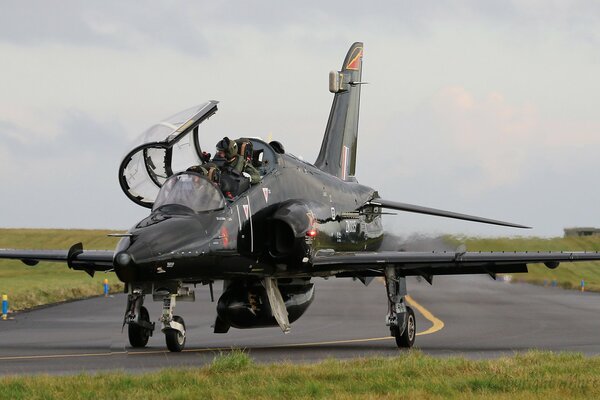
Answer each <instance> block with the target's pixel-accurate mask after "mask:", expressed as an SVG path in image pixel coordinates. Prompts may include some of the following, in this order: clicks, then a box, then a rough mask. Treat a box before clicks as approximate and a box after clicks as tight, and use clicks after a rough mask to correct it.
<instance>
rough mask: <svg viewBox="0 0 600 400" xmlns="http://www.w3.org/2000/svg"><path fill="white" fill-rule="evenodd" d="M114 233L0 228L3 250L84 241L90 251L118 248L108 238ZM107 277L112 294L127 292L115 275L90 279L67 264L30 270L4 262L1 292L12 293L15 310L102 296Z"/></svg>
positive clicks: (55, 246)
mask: <svg viewBox="0 0 600 400" xmlns="http://www.w3.org/2000/svg"><path fill="white" fill-rule="evenodd" d="M110 232H114V231H100V230H76V229H72V230H65V229H0V248H15V249H68V248H69V247H70V246H71V245H73V244H75V243H77V242H83V244H84V248H85V249H86V250H106V249H114V248H115V246H116V245H117V241H118V239H116V238H109V237H107V236H106V235H107V234H108V233H110ZM105 278H107V279H108V280H109V284H110V287H111V292H120V291H122V290H123V285H122V283H120V282H119V280H118V279H117V277H116V275H115V274H114V273H106V274H104V273H97V274H96V275H95V276H94V278H90V277H89V275H87V274H86V273H85V272H82V271H72V270H70V269H69V268H68V267H67V265H66V264H65V263H39V264H38V265H37V266H35V267H28V266H26V265H24V264H23V263H21V262H20V261H14V260H0V293H2V294H8V300H9V304H10V309H11V310H13V311H16V310H24V309H27V308H32V307H36V306H40V305H45V304H50V303H56V302H61V301H66V300H73V299H81V298H84V297H90V296H96V295H100V294H102V293H103V287H102V283H103V281H104V279H105Z"/></svg>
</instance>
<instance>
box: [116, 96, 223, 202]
mask: <svg viewBox="0 0 600 400" xmlns="http://www.w3.org/2000/svg"><path fill="white" fill-rule="evenodd" d="M217 103H218V102H217V101H214V100H211V101H208V102H206V103H204V104H200V105H199V106H196V107H192V108H189V109H187V110H185V111H182V112H179V113H177V114H175V115H173V116H171V117H169V118H167V119H165V120H164V121H162V122H159V123H157V124H155V125H153V126H152V127H150V128H149V129H148V130H146V131H145V132H144V133H142V135H141V136H140V137H139V139H138V141H137V142H136V145H135V147H134V148H133V150H131V151H130V152H129V153H127V155H126V156H125V158H124V159H123V161H122V162H121V166H120V167H119V183H120V184H121V188H122V189H123V191H124V192H125V194H126V195H127V197H129V198H130V199H131V200H133V201H134V202H135V203H137V204H139V205H141V206H144V207H148V208H151V207H152V205H153V204H154V201H155V199H156V198H157V195H158V193H159V189H160V188H161V186H162V185H163V184H164V183H165V181H166V180H167V178H168V177H170V176H171V175H173V172H174V171H175V172H177V171H182V170H185V169H186V168H188V167H189V166H191V165H197V164H201V154H202V150H201V148H200V141H199V137H198V126H199V125H200V124H201V123H202V121H204V120H206V119H208V118H209V117H210V116H211V115H213V114H214V113H215V112H217Z"/></svg>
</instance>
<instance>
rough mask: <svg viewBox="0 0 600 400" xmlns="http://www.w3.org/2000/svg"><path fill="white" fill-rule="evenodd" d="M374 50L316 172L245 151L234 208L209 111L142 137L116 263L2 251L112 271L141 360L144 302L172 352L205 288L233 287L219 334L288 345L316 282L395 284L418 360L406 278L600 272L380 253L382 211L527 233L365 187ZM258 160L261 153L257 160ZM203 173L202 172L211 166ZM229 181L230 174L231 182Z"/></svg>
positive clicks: (357, 48) (527, 255) (516, 261)
mask: <svg viewBox="0 0 600 400" xmlns="http://www.w3.org/2000/svg"><path fill="white" fill-rule="evenodd" d="M362 57H363V44H362V43H354V44H353V45H352V47H350V50H349V51H348V53H347V55H346V58H345V59H344V62H343V64H342V68H341V70H340V71H332V72H331V73H330V76H329V86H330V91H331V92H333V93H334V98H333V105H332V108H331V112H330V115H329V120H328V122H327V127H326V129H325V135H324V138H323V142H322V144H321V151H320V153H319V155H318V157H317V160H316V162H315V163H314V164H310V163H307V162H305V161H303V160H301V159H299V158H297V157H294V156H293V155H291V154H289V153H286V152H285V151H284V146H283V145H282V144H281V143H279V142H276V141H272V142H270V143H267V142H265V141H263V140H260V139H254V138H250V139H245V140H244V141H242V142H240V143H241V145H240V146H239V147H240V151H241V149H242V148H243V149H244V152H243V154H242V155H241V156H244V157H247V160H248V161H247V162H250V163H252V164H253V165H254V166H255V168H256V169H258V171H259V172H260V175H261V180H260V182H259V183H257V184H253V185H251V186H250V185H247V188H246V190H245V191H243V192H241V193H236V194H235V195H232V194H230V193H228V195H227V196H225V195H224V194H223V190H222V189H223V188H222V187H221V186H220V185H219V182H218V181H217V180H216V179H214V177H210V176H207V174H206V173H203V172H202V171H203V169H202V168H192V170H190V171H188V167H190V166H193V165H201V164H203V163H204V162H205V160H206V157H205V155H204V154H203V151H202V149H201V146H200V140H199V139H200V138H199V130H200V129H199V126H200V124H202V122H203V121H205V120H206V119H208V118H209V117H211V116H212V115H214V114H215V112H216V111H217V102H216V101H208V102H206V103H204V104H202V105H200V106H197V107H193V108H191V109H189V110H185V111H183V112H181V113H178V114H176V115H174V116H172V117H170V118H168V119H166V120H165V121H163V122H160V123H158V124H156V125H154V126H152V127H151V128H150V129H148V130H147V131H146V132H144V133H143V134H142V136H141V139H140V142H139V145H137V146H136V147H135V148H133V149H132V150H131V151H130V152H129V153H128V154H127V155H126V156H125V158H124V159H123V161H122V163H121V165H120V168H119V182H120V184H121V188H122V189H123V191H124V192H125V194H126V195H127V197H129V199H131V200H132V201H133V202H135V203H137V204H139V205H140V206H143V207H147V208H149V209H150V213H149V215H148V216H147V217H146V218H144V219H143V220H141V221H140V222H138V223H137V224H135V225H134V226H133V227H132V228H131V229H130V230H129V231H128V232H127V233H124V234H115V236H119V237H120V238H121V239H120V242H119V244H118V246H117V248H116V249H115V250H114V251H88V250H84V249H83V247H82V245H81V243H78V244H75V245H73V246H72V247H71V248H70V249H69V250H63V251H60V250H55V251H48V250H0V258H12V259H20V260H22V261H23V262H24V263H25V264H27V265H35V264H37V263H38V262H39V261H62V262H66V263H67V265H68V266H69V267H70V268H72V269H75V270H82V271H86V272H87V273H89V274H90V275H93V274H94V272H96V271H114V272H115V273H116V274H117V276H118V277H119V279H120V280H121V281H123V282H124V283H125V291H126V293H127V294H128V297H127V305H126V310H125V316H124V322H123V323H124V325H125V324H127V325H128V333H129V342H130V343H131V345H132V346H133V347H144V346H145V345H146V344H147V343H148V339H149V337H150V336H152V333H153V331H154V329H155V323H153V322H151V318H150V316H149V314H148V310H147V309H146V308H145V307H144V305H143V304H144V299H145V296H146V295H150V296H152V299H153V300H154V301H161V302H162V303H163V308H162V315H161V316H160V318H159V322H160V324H161V330H162V332H163V333H164V334H165V338H166V344H167V347H168V348H169V350H171V351H181V350H182V349H183V348H184V345H185V341H186V327H185V323H184V320H183V318H181V317H180V316H177V315H174V313H173V310H174V308H175V305H176V302H178V301H193V300H194V298H195V297H194V288H195V287H196V285H198V284H202V285H208V286H209V289H210V292H211V296H212V293H213V290H212V289H213V283H214V282H215V281H223V282H224V284H223V292H222V295H221V297H220V298H219V299H218V302H217V307H216V308H217V310H216V311H217V312H216V314H217V315H216V320H215V323H214V332H215V333H226V332H227V331H228V330H229V329H230V328H231V327H234V328H239V329H246V328H259V327H268V326H277V325H279V326H280V327H281V329H282V330H283V331H284V332H288V331H289V330H290V324H291V323H292V322H294V321H295V320H297V319H298V318H299V317H300V316H302V314H303V313H304V312H305V311H306V309H307V308H308V307H309V305H310V304H311V302H312V300H313V297H314V287H313V283H311V280H312V279H313V278H316V277H340V278H341V277H346V278H357V279H360V280H361V281H363V283H365V284H368V283H369V282H370V281H371V280H372V279H373V278H374V277H383V278H384V279H385V283H386V284H385V288H386V291H387V299H388V313H387V318H386V323H387V325H388V326H389V328H390V331H391V334H392V336H394V337H395V338H396V343H397V345H398V346H399V347H411V346H412V345H413V343H414V340H415V333H416V329H415V327H416V324H415V315H414V312H413V310H411V308H410V307H408V306H407V305H406V303H405V296H406V294H407V291H406V277H407V276H420V277H423V278H424V279H426V280H427V281H428V282H430V283H431V281H432V278H433V276H434V275H456V274H489V275H491V276H492V277H495V275H496V274H498V273H515V272H527V264H529V263H543V264H545V265H546V266H547V267H549V268H556V267H557V266H558V264H559V263H560V262H562V261H589V260H600V255H599V254H598V253H573V252H560V253H539V252H514V253H504V252H490V253H480V252H465V251H460V250H459V251H456V252H409V251H407V252H401V251H377V250H378V249H379V248H380V245H381V243H382V239H383V227H382V221H381V217H382V214H384V210H398V211H406V212H414V213H421V214H429V215H435V216H440V217H448V218H455V219H460V220H466V221H474V222H480V223H487V224H496V225H503V226H509V227H516V228H526V227H524V226H522V225H517V224H512V223H508V222H502V221H497V220H492V219H487V218H481V217H476V216H471V215H465V214H459V213H455V212H449V211H443V210H439V209H433V208H427V207H422V206H417V205H411V204H405V203H399V202H395V201H390V200H387V199H383V198H381V197H380V196H379V195H378V193H377V191H375V190H374V189H372V188H370V187H368V186H364V185H361V184H359V183H358V182H357V180H356V178H355V176H354V175H355V169H356V152H357V135H358V115H359V99H360V91H361V84H362V83H363V82H361V73H362ZM248 149H250V151H248ZM203 160H204V161H203ZM223 174H227V171H222V172H221V179H223Z"/></svg>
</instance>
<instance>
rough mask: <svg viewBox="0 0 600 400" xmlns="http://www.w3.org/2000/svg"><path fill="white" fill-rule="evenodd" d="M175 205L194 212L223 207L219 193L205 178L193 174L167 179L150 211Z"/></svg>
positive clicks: (222, 200) (221, 196)
mask: <svg viewBox="0 0 600 400" xmlns="http://www.w3.org/2000/svg"><path fill="white" fill-rule="evenodd" d="M169 204H176V205H181V206H184V207H187V208H189V209H191V210H193V211H195V212H202V211H211V210H219V209H221V208H223V207H225V201H224V199H223V195H222V194H221V191H220V190H219V189H217V188H216V187H215V186H214V184H212V183H211V182H209V181H208V180H207V179H206V178H204V177H202V176H200V175H198V174H194V173H181V174H177V175H174V176H172V177H170V178H169V179H167V181H166V182H165V183H164V185H163V186H162V187H161V189H160V191H159V192H158V196H157V197H156V201H155V202H154V206H153V207H152V210H156V209H158V208H160V207H162V206H166V205H169Z"/></svg>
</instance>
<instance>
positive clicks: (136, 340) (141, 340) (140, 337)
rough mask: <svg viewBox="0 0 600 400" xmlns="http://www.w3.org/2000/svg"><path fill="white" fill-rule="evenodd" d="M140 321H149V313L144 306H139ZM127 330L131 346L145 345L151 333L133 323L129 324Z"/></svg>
mask: <svg viewBox="0 0 600 400" xmlns="http://www.w3.org/2000/svg"><path fill="white" fill-rule="evenodd" d="M140 321H144V322H147V323H150V314H148V310H147V309H146V307H144V306H142V307H140ZM127 331H128V333H129V343H130V344H131V346H132V347H145V346H146V345H147V344H148V339H150V336H151V334H152V332H151V331H150V330H149V329H146V328H144V327H142V326H140V325H138V324H135V323H132V324H129V326H128V329H127Z"/></svg>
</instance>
